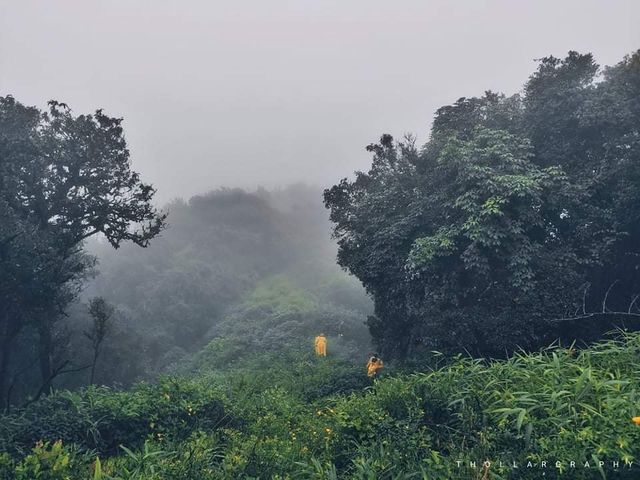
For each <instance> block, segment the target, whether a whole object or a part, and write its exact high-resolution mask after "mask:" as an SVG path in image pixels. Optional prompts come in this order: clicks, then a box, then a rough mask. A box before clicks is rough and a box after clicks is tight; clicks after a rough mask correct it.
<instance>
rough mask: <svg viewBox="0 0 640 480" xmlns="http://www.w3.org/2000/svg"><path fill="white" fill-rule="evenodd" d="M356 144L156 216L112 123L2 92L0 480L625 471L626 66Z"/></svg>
mask: <svg viewBox="0 0 640 480" xmlns="http://www.w3.org/2000/svg"><path fill="white" fill-rule="evenodd" d="M427 113H428V112H427ZM366 148H367V150H368V151H369V152H370V153H371V155H372V164H371V168H370V169H369V170H368V171H366V172H355V175H354V177H353V178H350V179H343V180H342V181H340V182H338V183H337V184H336V185H334V186H332V187H329V188H326V189H324V191H323V190H322V189H321V188H317V187H312V186H307V185H303V184H297V185H291V186H288V187H285V188H281V189H273V190H266V189H262V188H259V189H257V190H255V191H249V190H243V189H234V188H227V189H224V188H223V189H217V190H213V191H210V192H208V193H203V194H201V195H196V196H193V197H192V198H190V199H176V200H173V201H171V202H169V203H168V204H166V205H164V206H162V207H161V208H159V207H158V206H156V202H155V193H156V191H155V188H154V187H153V186H152V185H150V184H147V183H145V182H144V180H143V178H142V176H141V175H140V174H139V173H138V172H136V171H134V170H133V169H132V164H131V161H130V153H129V150H128V147H127V144H126V141H125V137H124V132H123V128H122V119H119V118H114V117H110V116H108V115H107V114H105V113H104V112H103V111H102V110H97V111H96V112H94V113H92V114H79V115H77V114H75V112H73V111H72V110H71V109H70V108H69V107H68V106H67V105H65V104H64V103H60V102H57V101H51V102H50V103H49V105H48V108H47V109H45V110H40V109H38V108H35V107H29V106H25V105H23V104H21V103H20V102H19V101H18V100H17V99H14V98H13V97H12V96H5V97H0V348H1V349H2V350H1V351H0V395H1V397H0V407H1V408H2V411H3V412H4V413H2V414H1V415H0V478H1V479H13V478H17V479H23V480H26V479H33V478H39V479H51V480H63V479H76V478H77V479H82V478H92V479H94V480H96V479H123V480H124V479H127V480H129V479H130V480H133V479H184V480H187V479H194V478H198V479H200V478H202V479H218V478H229V479H232V478H273V479H278V478H279V479H285V478H318V479H321V478H329V479H331V478H359V479H375V478H385V479H386V478H388V479H404V478H407V479H408V478H425V479H450V478H477V479H483V480H486V479H488V478H496V479H507V478H513V479H515V478H540V475H541V470H540V469H539V468H540V462H541V461H545V462H549V465H552V467H550V469H549V470H545V471H544V474H545V477H546V478H562V477H563V476H570V477H569V478H583V479H590V478H601V477H602V476H604V477H605V478H629V479H632V478H636V477H637V475H638V470H637V468H636V467H635V466H634V463H637V462H636V459H637V458H638V455H640V450H639V449H638V447H637V445H638V440H639V438H638V436H639V435H640V427H638V425H640V410H638V398H637V390H638V388H640V383H639V382H640V380H639V378H638V372H637V368H636V364H637V359H638V352H639V346H640V340H639V338H638V334H637V333H634V331H635V330H637V329H638V328H637V327H638V325H640V324H639V322H638V320H639V319H640V260H639V259H640V250H639V249H640V230H638V228H639V226H640V51H639V52H635V53H633V54H631V55H629V56H627V57H625V58H624V59H622V60H621V61H620V62H619V63H618V64H616V65H614V66H611V67H600V66H598V65H597V64H596V63H595V60H594V58H593V57H592V55H590V54H580V53H577V52H569V53H568V55H567V56H566V57H565V58H555V57H546V58H543V59H541V60H539V61H538V68H537V70H536V71H535V72H533V73H532V75H531V76H530V77H529V79H528V80H527V81H526V82H525V84H524V87H523V90H522V91H521V92H520V93H518V94H515V95H505V94H502V93H495V92H485V94H484V95H482V96H479V97H463V98H460V99H459V100H458V101H456V102H455V103H453V104H452V105H448V106H444V107H442V108H440V109H438V110H437V112H435V118H434V121H433V125H432V128H431V132H430V135H429V138H428V140H427V142H426V143H425V144H424V145H417V142H416V140H415V138H414V137H412V136H407V137H405V138H404V139H403V140H396V139H394V138H393V137H392V136H391V135H389V134H384V135H382V136H381V138H380V140H379V142H377V143H373V144H371V145H369V146H368V147H366ZM323 201H324V205H323ZM331 233H333V236H332V235H331ZM321 333H322V334H325V335H326V337H327V339H328V349H327V350H328V353H327V356H326V357H324V356H317V355H314V351H313V344H314V337H316V336H317V335H319V334H321ZM550 345H551V346H550ZM374 353H376V355H380V356H381V357H382V358H383V359H384V360H385V363H384V368H382V369H381V371H380V373H379V374H376V375H375V378H370V377H368V376H367V371H366V369H365V364H366V362H367V358H368V357H370V356H371V355H373V354H374ZM485 460H490V461H491V465H490V466H482V462H484V461H485ZM568 460H573V461H575V462H577V463H578V464H581V465H582V467H581V468H573V469H572V468H570V467H569V465H568V464H566V463H565V462H566V461H568ZM497 461H503V462H504V463H505V464H506V465H507V466H504V465H502V466H500V465H496V463H495V462H497ZM556 461H560V464H556ZM513 462H516V463H519V464H521V465H526V464H527V462H531V463H532V464H533V463H536V464H537V467H536V468H533V467H532V468H529V469H526V468H524V469H514V468H513V467H509V466H508V465H510V464H513ZM600 462H603V463H600ZM614 462H619V463H620V464H621V465H622V467H619V466H618V467H616V466H615V464H614ZM475 463H478V464H480V465H481V467H480V468H476V465H475ZM586 464H589V465H588V466H587V465H586Z"/></svg>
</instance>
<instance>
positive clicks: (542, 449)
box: [0, 333, 640, 480]
mask: <svg viewBox="0 0 640 480" xmlns="http://www.w3.org/2000/svg"><path fill="white" fill-rule="evenodd" d="M639 361H640V335H639V334H635V333H634V334H627V335H623V336H621V337H620V338H619V339H617V340H611V341H607V342H603V343H601V344H598V345H595V346H593V347H590V348H588V349H584V350H579V351H575V350H573V349H570V348H569V349H566V348H550V349H547V350H545V351H543V352H540V353H536V354H521V355H516V356H514V357H513V358H511V359H509V360H507V361H496V362H484V361H480V360H473V359H468V358H462V357H460V358H456V359H448V360H446V361H445V360H444V359H443V360H442V362H443V364H444V365H443V366H441V367H439V368H437V369H434V370H430V371H422V372H414V373H402V372H394V373H390V372H387V374H386V376H385V377H383V378H381V379H380V380H377V381H376V382H369V381H368V379H367V378H366V377H365V376H364V372H363V368H362V366H353V365H350V364H348V363H346V362H344V361H340V360H335V359H331V358H328V359H320V360H317V359H314V358H312V357H310V356H309V355H308V354H306V353H304V354H303V353H300V352H290V353H289V354H287V355H275V356H272V357H269V356H264V357H261V356H260V355H256V356H254V358H253V360H251V361H249V362H247V363H245V364H243V365H242V366H241V367H237V368H235V369H230V370H227V371H224V372H211V373H205V372H202V371H201V372H199V374H198V375H197V376H195V377H194V376H192V377H189V376H179V377H172V378H165V379H163V380H162V381H160V382H159V383H157V384H154V385H139V386H137V387H136V388H134V389H132V390H129V391H124V392H120V391H113V390H110V389H106V388H97V387H92V388H87V389H84V390H80V391H77V392H57V393H55V394H53V395H51V396H49V397H47V398H44V399H42V400H40V401H38V402H35V403H33V404H31V405H29V406H28V407H26V408H24V409H21V410H18V411H14V412H12V413H11V414H9V415H5V416H3V417H0V420H1V422H0V449H1V451H3V452H4V453H2V454H0V478H1V479H13V478H16V479H24V480H26V479H29V480H31V479H47V480H49V479H50V480H62V479H123V480H133V479H145V480H147V479H149V480H154V479H158V480H159V479H184V480H187V479H203V480H208V479H237V478H266V479H285V478H291V479H297V478H300V479H306V478H310V479H332V478H356V479H383V478H384V479H387V478H388V479H408V478H421V479H453V478H470V479H474V478H475V479H521V478H522V479H528V478H531V479H533V478H581V479H590V478H628V479H634V478H640V473H639V472H638V470H636V469H635V462H637V461H640V458H639V457H640V426H636V425H635V424H634V423H633V422H632V421H631V417H634V416H636V415H640V396H639V392H640V368H638V362H639ZM485 460H490V461H491V462H492V464H491V466H490V467H489V468H488V469H487V468H483V466H482V462H483V461H485ZM543 461H545V462H547V466H546V467H545V468H543V467H542V463H541V462H543ZM556 461H559V462H560V463H559V464H557V465H556ZM571 461H574V462H576V463H575V466H571V465H570V462H571ZM600 461H601V462H605V463H604V464H603V465H602V466H600V464H599V463H598V462H600ZM470 462H476V466H475V467H473V466H472V465H471V464H470ZM499 462H503V464H502V466H501V465H500V464H499ZM513 462H516V464H517V466H518V468H514V467H513ZM527 462H531V465H532V466H531V467H527ZM585 462H588V466H586V465H585ZM613 462H619V467H617V468H616V466H615V465H614V464H613ZM625 462H634V464H633V465H632V466H631V467H629V466H628V465H625ZM543 473H544V474H545V475H544V477H543V476H542V474H543Z"/></svg>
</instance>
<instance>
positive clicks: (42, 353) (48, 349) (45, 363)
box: [38, 319, 54, 395]
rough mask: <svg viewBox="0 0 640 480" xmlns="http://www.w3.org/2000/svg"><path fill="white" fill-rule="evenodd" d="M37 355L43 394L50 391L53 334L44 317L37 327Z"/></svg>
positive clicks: (52, 375)
mask: <svg viewBox="0 0 640 480" xmlns="http://www.w3.org/2000/svg"><path fill="white" fill-rule="evenodd" d="M38 339H39V345H38V356H39V362H40V377H41V379H42V387H41V389H40V391H41V392H42V393H43V394H45V395H46V394H48V393H51V382H52V380H53V377H54V374H53V361H52V356H53V336H52V332H51V324H50V322H49V321H48V320H47V319H44V320H43V321H42V322H41V323H40V325H39V328H38Z"/></svg>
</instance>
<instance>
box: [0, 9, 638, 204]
mask: <svg viewBox="0 0 640 480" xmlns="http://www.w3.org/2000/svg"><path fill="white" fill-rule="evenodd" d="M638 18H640V3H638V2H636V1H635V0H629V1H607V2H604V1H584V0H573V1H563V2H557V1H529V2H514V1H477V0H472V1H457V2H449V1H402V2H389V1H372V0H361V1H351V2H337V1H326V2H318V1H310V0H306V1H298V2H294V1H269V2H264V1H246V2H231V1H226V2H219V1H193V0H191V1H181V2H178V1H158V0H153V1H151V0H148V1H135V2H131V1H125V0H120V1H116V0H113V1H109V2H98V1H86V0H84V1H81V0H77V1H62V0H60V1H55V2H41V1H30V0H21V1H16V0H13V1H6V0H5V1H2V2H0V94H1V95H6V94H12V95H14V96H15V97H16V98H17V99H18V100H19V101H21V102H23V103H26V104H33V105H37V106H39V107H43V106H44V104H45V102H46V101H47V100H48V99H50V98H56V99H59V100H61V101H65V102H67V103H68V104H69V105H70V106H71V107H72V108H73V109H74V111H75V112H76V113H81V112H86V111H90V110H93V109H95V108H98V107H103V108H105V109H106V111H107V112H108V113H109V114H111V115H116V116H122V117H124V118H125V131H126V134H127V138H128V140H129V144H130V147H131V151H132V158H133V160H134V168H136V169H137V170H139V171H140V172H141V173H142V174H143V178H144V179H145V180H147V181H151V182H153V183H154V184H155V185H156V186H157V187H158V190H159V192H158V198H157V200H158V201H159V203H164V202H166V201H167V200H169V199H171V198H173V197H176V196H181V197H187V198H188V197H189V196H191V195H193V194H196V193H200V192H204V191H207V190H209V189H211V188H215V187H218V186H237V187H249V188H253V187H255V186H257V185H263V186H265V187H267V188H271V187H274V186H280V185H286V184H289V183H291V182H294V181H305V182H307V183H313V184H316V185H319V186H327V185H330V184H333V183H334V182H335V181H336V180H338V179H339V178H341V177H343V176H347V175H349V174H350V173H351V172H352V171H353V170H355V169H362V168H365V167H366V165H367V163H368V161H369V155H368V154H367V153H366V152H365V151H364V148H363V147H364V146H365V145H366V144H368V143H370V142H372V141H374V140H376V139H377V138H378V136H379V134H381V133H383V132H389V133H392V134H394V135H402V134H403V133H405V132H414V133H416V134H418V138H419V140H420V141H424V140H425V135H426V132H427V131H428V126H429V122H430V120H431V116H432V114H433V111H434V110H435V109H436V108H437V107H439V106H441V105H445V104H448V103H451V102H453V101H455V100H456V99H457V98H458V97H459V96H461V95H469V96H472V95H479V94H482V91H483V90H485V89H493V90H498V91H504V92H506V93H513V92H515V91H517V90H519V88H520V87H521V85H522V82H523V79H524V78H526V76H527V75H528V74H529V73H530V72H532V71H533V70H534V69H535V63H534V59H536V58H540V57H543V56H546V55H549V54H554V55H557V56H561V55H564V54H565V53H566V52H567V51H568V50H571V49H573V50H578V51H582V52H589V51H590V52H593V53H594V55H595V58H596V60H597V61H598V62H600V63H601V64H605V65H606V64H612V63H615V62H617V61H619V60H620V58H622V56H623V55H624V54H627V53H629V52H632V51H633V50H635V49H636V48H637V46H638V40H640V32H639V30H638V28H637V21H638Z"/></svg>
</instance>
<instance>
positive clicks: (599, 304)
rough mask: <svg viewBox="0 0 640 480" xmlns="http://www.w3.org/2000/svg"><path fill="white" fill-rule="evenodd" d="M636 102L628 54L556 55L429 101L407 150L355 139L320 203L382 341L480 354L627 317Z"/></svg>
mask: <svg viewBox="0 0 640 480" xmlns="http://www.w3.org/2000/svg"><path fill="white" fill-rule="evenodd" d="M639 99H640V52H636V53H635V54H633V55H632V56H629V57H627V58H625V59H624V60H623V61H622V62H620V63H619V64H618V65H616V66H614V67H610V68H605V69H604V70H600V69H599V68H598V66H597V65H596V64H595V63H594V61H593V58H592V57H591V55H580V54H578V53H575V52H571V53H569V55H568V56H567V57H566V58H564V59H557V58H554V57H548V58H544V59H542V60H541V61H540V65H539V68H538V70H537V71H536V72H535V73H534V74H533V75H532V76H531V77H530V79H529V81H528V82H527V83H526V85H525V88H524V91H523V93H522V94H521V95H514V96H511V97H506V96H504V95H498V94H495V93H491V92H487V93H486V94H485V95H484V96H483V97H479V98H461V99H460V100H458V101H457V102H456V103H455V104H454V105H451V106H446V107H443V108H441V109H439V110H438V111H437V112H436V117H435V120H434V123H433V127H432V130H431V136H430V139H429V141H428V143H427V144H426V145H424V147H423V148H421V149H418V148H417V147H416V146H415V145H414V142H413V140H412V139H410V138H409V139H407V140H405V141H403V142H395V141H394V140H393V139H392V138H391V137H390V136H389V135H384V136H383V137H382V139H381V141H380V143H379V144H377V145H370V146H369V147H368V149H369V150H370V151H371V152H373V154H374V158H373V164H372V166H371V169H370V170H369V171H368V172H366V173H365V172H357V173H356V178H355V180H354V181H349V180H347V179H344V180H342V181H341V182H340V183H339V184H338V185H336V186H334V187H333V188H331V189H328V190H327V191H326V192H325V203H326V205H327V207H328V208H329V209H330V210H331V219H332V220H333V222H335V236H336V237H337V239H338V242H339V248H340V250H339V257H338V258H339V263H340V264H341V265H342V266H344V267H346V268H348V269H349V271H351V272H352V273H353V274H354V275H355V276H356V277H358V279H360V280H361V281H362V283H363V284H364V286H365V287H366V288H367V290H368V291H369V292H370V293H371V294H372V295H373V298H374V301H375V313H376V316H375V317H371V318H370V320H369V326H370V330H371V333H372V335H373V337H374V339H375V340H376V341H377V342H378V344H379V345H380V347H381V348H382V350H383V351H384V352H385V353H386V354H387V355H388V356H389V355H395V356H399V357H406V356H408V355H409V356H410V355H412V354H413V353H415V351H416V350H421V351H428V350H429V349H431V348H438V349H441V350H443V351H449V352H460V351H469V352H471V353H473V354H476V355H489V356H496V355H504V352H505V351H513V350H514V349H515V348H517V347H518V346H521V347H526V348H538V347H540V346H542V345H545V344H547V342H549V341H550V339H553V338H554V337H556V336H564V335H565V334H567V333H568V335H570V336H573V338H582V337H581V336H580V332H578V331H577V330H583V328H584V326H585V325H590V326H591V327H594V326H595V330H597V332H596V334H595V336H597V335H598V334H601V333H602V332H604V331H606V330H608V329H610V328H611V324H612V322H619V321H620V320H621V317H622V316H624V317H625V320H630V321H635V322H636V323H637V321H638V317H640V310H639V309H638V307H639V306H638V303H637V302H634V298H637V297H636V295H637V294H638V293H640V268H639V267H640V264H639V263H638V259H639V258H640V250H639V246H640V230H639V226H640V140H639V139H640V131H639V129H638V128H639V127H638V126H639V125H640V100H639ZM612 312H616V313H615V314H612ZM556 319H566V320H567V321H566V322H564V323H554V322H553V321H554V320H556ZM592 330H593V329H587V330H583V332H584V333H586V332H587V331H588V332H589V334H590V335H591V334H592V333H594V332H593V331H592ZM586 339H589V340H591V338H586Z"/></svg>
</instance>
